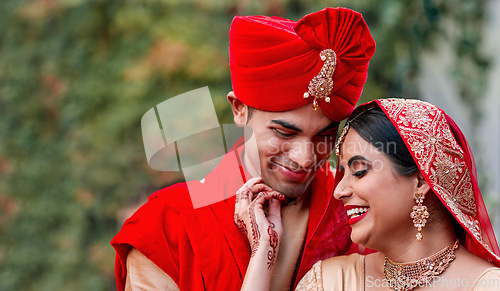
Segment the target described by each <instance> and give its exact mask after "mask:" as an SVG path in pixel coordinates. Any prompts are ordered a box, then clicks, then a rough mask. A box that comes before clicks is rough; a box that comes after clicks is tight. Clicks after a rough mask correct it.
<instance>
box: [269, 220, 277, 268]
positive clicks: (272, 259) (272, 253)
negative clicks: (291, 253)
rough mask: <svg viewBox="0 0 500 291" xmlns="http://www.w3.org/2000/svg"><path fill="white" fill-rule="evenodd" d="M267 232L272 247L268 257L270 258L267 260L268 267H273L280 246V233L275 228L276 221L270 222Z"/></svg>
mask: <svg viewBox="0 0 500 291" xmlns="http://www.w3.org/2000/svg"><path fill="white" fill-rule="evenodd" d="M267 233H268V234H269V247H270V248H271V249H270V250H269V252H268V253H267V259H268V260H269V261H268V262H267V268H268V269H271V268H272V267H273V266H274V263H275V261H276V255H277V248H278V233H277V232H276V231H275V230H274V223H272V222H269V227H268V228H267Z"/></svg>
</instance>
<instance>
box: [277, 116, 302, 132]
mask: <svg viewBox="0 0 500 291" xmlns="http://www.w3.org/2000/svg"><path fill="white" fill-rule="evenodd" d="M271 121H272V122H274V123H276V124H279V125H281V126H283V127H284V128H287V129H290V130H294V131H297V132H300V133H302V132H303V131H302V129H300V128H298V127H297V126H296V125H294V124H291V123H290V122H287V121H284V120H281V119H272V120H271Z"/></svg>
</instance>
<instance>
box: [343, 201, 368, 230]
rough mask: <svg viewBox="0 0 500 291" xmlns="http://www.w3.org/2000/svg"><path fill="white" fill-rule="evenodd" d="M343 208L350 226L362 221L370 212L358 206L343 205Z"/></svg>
mask: <svg viewBox="0 0 500 291" xmlns="http://www.w3.org/2000/svg"><path fill="white" fill-rule="evenodd" d="M344 208H345V210H346V211H347V216H348V217H349V224H350V225H353V224H355V223H356V222H358V221H360V220H361V219H363V217H365V215H366V214H367V213H368V211H370V207H368V206H360V205H345V206H344Z"/></svg>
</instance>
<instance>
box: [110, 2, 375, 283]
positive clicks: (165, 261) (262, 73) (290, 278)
mask: <svg viewBox="0 0 500 291" xmlns="http://www.w3.org/2000/svg"><path fill="white" fill-rule="evenodd" d="M229 36H230V43H229V53H230V70H231V80H232V85H233V90H234V91H232V92H230V93H229V94H228V100H229V102H230V104H231V107H232V110H233V114H234V121H235V123H236V124H237V125H238V126H240V127H245V126H248V127H250V128H251V129H252V134H251V136H250V137H247V136H246V140H245V141H243V140H241V141H239V142H238V143H237V144H236V145H235V146H234V147H233V149H232V150H231V152H230V153H228V154H226V155H225V156H224V158H223V159H222V160H221V162H220V163H219V165H218V166H217V167H216V168H215V169H214V170H213V171H212V172H211V173H209V174H208V175H207V176H206V177H205V178H204V179H202V180H201V181H190V182H187V183H179V184H176V185H173V186H170V187H167V188H165V189H162V190H159V191H157V192H155V193H154V194H153V195H151V197H150V198H149V201H148V202H147V203H146V204H145V205H143V206H142V207H141V208H140V209H139V210H138V211H137V212H136V213H135V214H134V215H133V216H132V217H130V218H129V219H128V220H127V221H126V222H125V224H124V225H123V227H122V229H121V231H120V232H119V233H118V234H117V235H116V236H115V238H114V239H113V241H112V245H113V247H114V248H115V250H116V252H117V259H116V280H117V287H118V289H120V290H122V289H126V290H133V289H147V290H150V289H168V290H178V289H181V290H218V289H220V288H223V289H224V290H239V289H240V288H241V284H242V282H243V278H244V276H245V272H246V269H247V266H248V262H249V260H250V256H251V251H250V246H249V243H248V239H247V238H246V234H244V233H243V232H242V231H240V229H239V227H238V224H239V221H238V215H237V214H238V213H239V212H240V211H242V209H241V208H242V204H241V203H240V202H241V201H242V199H247V200H248V201H249V202H250V201H251V199H252V198H251V197H252V196H255V195H257V194H258V193H260V192H262V193H276V192H275V191H277V192H279V193H282V194H283V195H284V196H281V195H276V194H274V195H273V196H272V197H274V198H272V197H271V196H269V197H268V198H266V199H269V200H270V202H269V203H277V202H276V200H274V201H273V202H271V200H272V199H275V198H276V197H279V199H280V200H282V201H281V217H282V221H283V239H282V242H281V245H280V246H279V253H277V254H276V253H275V254H270V255H275V256H277V260H276V265H275V266H274V270H273V280H272V289H273V290H274V289H290V288H293V287H294V286H295V285H296V284H297V283H298V281H299V280H300V279H301V278H302V276H304V274H305V273H306V272H307V271H308V270H309V269H310V267H311V266H312V265H313V264H314V263H315V262H317V261H318V260H320V259H324V258H328V257H332V256H335V255H341V254H344V253H346V252H347V251H348V250H349V249H350V247H351V241H350V239H349V234H350V228H349V225H348V223H347V217H346V214H345V211H344V209H343V206H342V204H341V203H339V201H337V200H335V199H334V198H333V187H334V176H333V174H332V172H331V171H330V167H329V163H328V159H329V157H330V154H331V152H332V149H333V145H334V142H335V138H336V135H337V130H338V125H339V122H340V121H341V120H343V119H345V118H346V117H347V116H348V115H349V114H350V113H351V112H352V110H353V109H354V106H355V105H356V102H357V101H358V99H359V96H360V95H361V92H362V89H363V85H364V84H365V82H366V78H367V70H368V64H369V60H370V59H371V57H372V56H373V54H374V52H375V42H374V40H373V38H372V37H371V35H370V31H369V29H368V27H367V25H366V23H365V21H364V20H363V17H362V16H361V14H359V13H358V12H355V11H353V10H350V9H345V8H336V9H332V8H327V9H324V10H321V11H318V12H315V13H312V14H309V15H306V16H305V17H304V18H302V19H301V20H299V21H298V22H296V21H292V20H288V19H283V18H279V17H266V16H237V17H235V18H234V20H233V22H232V24H231V29H230V32H229ZM235 160H237V162H238V165H239V166H238V169H237V170H236V171H235V170H234V168H233V167H231V165H233V163H234V161H235ZM242 177H243V182H242ZM252 177H253V178H252ZM247 180H249V181H248V182H247V183H246V184H245V187H246V188H245V187H243V188H242V186H243V184H244V182H246V181H247ZM193 187H194V188H196V189H198V190H199V189H201V190H202V191H205V192H206V193H221V194H222V195H221V197H229V198H227V199H225V200H223V201H220V202H218V203H214V204H211V205H208V206H204V207H200V208H194V207H193V204H192V202H191V200H190V195H189V191H188V188H189V189H193ZM240 188H241V189H243V192H241V191H242V190H240V192H239V195H238V199H236V198H235V193H236V192H237V191H238V190H239V189H240ZM236 200H238V201H236ZM235 205H236V209H235ZM351 250H352V249H351Z"/></svg>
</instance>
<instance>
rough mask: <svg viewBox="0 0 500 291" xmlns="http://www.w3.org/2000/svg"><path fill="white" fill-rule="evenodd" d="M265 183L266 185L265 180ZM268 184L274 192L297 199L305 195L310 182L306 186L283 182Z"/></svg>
mask: <svg viewBox="0 0 500 291" xmlns="http://www.w3.org/2000/svg"><path fill="white" fill-rule="evenodd" d="M264 183H266V181H265V180H264ZM266 184H267V185H269V186H270V187H271V188H273V189H274V190H276V191H278V192H280V193H282V194H283V195H285V197H286V198H289V199H295V198H298V197H300V196H302V195H304V194H305V193H306V192H307V190H308V186H309V184H310V182H309V183H304V184H291V183H283V182H281V183H280V182H277V183H269V184H268V183H266Z"/></svg>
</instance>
